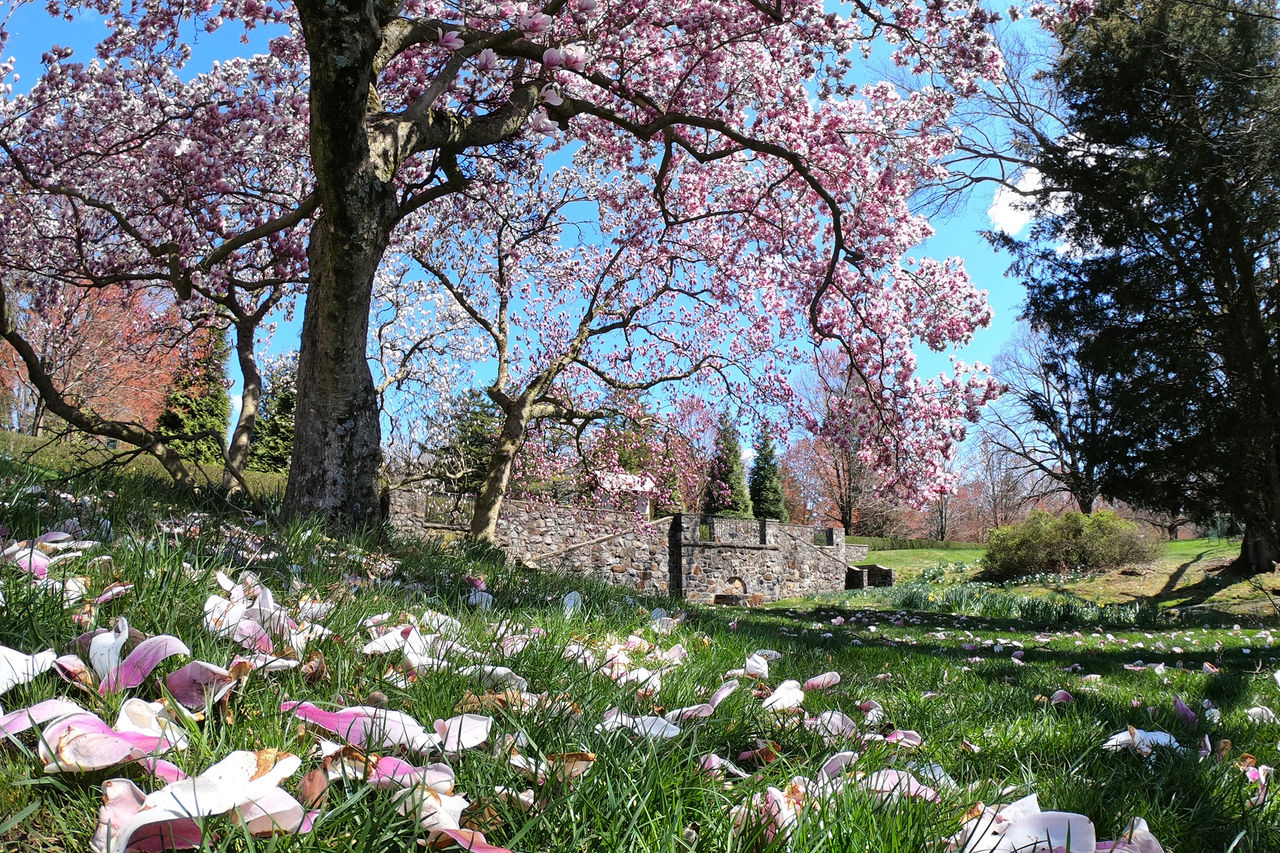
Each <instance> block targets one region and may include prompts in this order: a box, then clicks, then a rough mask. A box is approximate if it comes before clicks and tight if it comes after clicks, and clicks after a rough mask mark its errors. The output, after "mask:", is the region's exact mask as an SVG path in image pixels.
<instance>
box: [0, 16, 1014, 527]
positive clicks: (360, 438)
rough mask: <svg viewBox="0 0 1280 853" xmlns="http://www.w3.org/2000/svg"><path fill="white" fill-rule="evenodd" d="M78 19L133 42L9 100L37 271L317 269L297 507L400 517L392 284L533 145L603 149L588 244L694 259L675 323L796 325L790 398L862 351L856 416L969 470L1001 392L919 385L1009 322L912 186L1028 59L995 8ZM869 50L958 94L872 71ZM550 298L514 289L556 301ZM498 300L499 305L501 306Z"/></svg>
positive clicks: (658, 355)
mask: <svg viewBox="0 0 1280 853" xmlns="http://www.w3.org/2000/svg"><path fill="white" fill-rule="evenodd" d="M48 10H49V12H50V13H51V14H53V15H55V16H65V15H69V16H71V17H72V19H73V21H75V20H78V19H77V16H79V15H81V14H89V13H94V14H100V15H102V16H103V19H104V20H105V23H106V27H107V35H106V37H105V38H104V40H103V41H102V42H101V44H100V45H99V46H98V49H97V52H96V56H95V58H94V59H93V61H92V62H88V63H85V62H81V61H80V60H79V58H78V57H75V56H74V55H73V54H71V52H69V51H67V50H65V49H57V50H53V51H51V52H50V53H49V54H48V57H47V63H46V65H45V66H44V68H43V69H41V70H40V72H39V73H38V74H36V75H35V80H36V82H35V83H34V84H32V85H31V86H30V88H27V89H23V88H21V87H19V88H15V89H13V90H12V91H8V90H6V94H5V95H4V96H3V98H2V99H0V142H3V145H0V179H2V180H3V187H0V189H2V190H3V192H4V193H5V195H6V198H7V199H9V201H10V208H11V210H12V213H11V214H10V215H7V216H5V218H4V221H3V223H2V224H3V225H4V226H5V227H4V228H3V229H0V233H2V234H3V238H2V240H3V245H2V246H0V258H3V263H4V264H5V267H6V272H8V271H13V270H22V271H23V272H24V275H25V276H26V278H25V279H24V280H27V281H30V280H32V279H35V280H40V281H45V282H50V283H56V284H57V285H58V286H80V285H81V284H83V283H86V282H87V283H88V284H90V285H91V286H101V285H103V284H105V283H108V282H117V283H135V282H147V283H150V284H162V283H163V284H167V285H169V286H171V287H172V288H173V290H174V291H175V293H176V294H177V295H178V296H179V297H180V298H182V299H186V298H188V297H191V298H195V295H199V294H201V293H202V290H203V292H204V293H207V294H209V295H210V296H206V297H205V298H213V297H217V296H218V295H219V294H223V293H225V292H228V289H238V290H242V291H245V292H252V293H256V292H259V291H261V290H262V289H264V288H274V287H295V286H298V285H300V284H302V283H305V287H306V303H305V310H304V313H303V320H302V340H301V349H300V355H299V372H298V392H297V393H298V397H297V411H298V414H297V419H296V421H297V426H298V429H297V435H296V443H295V452H294V454H293V457H292V463H291V468H290V476H289V485H288V492H287V494H286V497H285V508H286V510H287V512H288V513H291V514H293V515H301V514H308V513H318V514H321V515H323V516H326V517H328V518H329V519H330V520H332V521H334V522H337V523H339V524H342V525H344V526H348V527H356V526H363V525H366V524H371V523H376V522H377V521H378V520H379V511H380V501H379V488H378V477H379V474H380V471H381V452H380V438H381V428H380V425H379V419H378V408H377V405H376V402H377V396H378V392H377V388H376V387H375V383H374V381H373V379H372V376H371V372H370V368H369V364H368V362H367V360H366V347H367V343H368V338H369V332H370V330H369V322H370V320H369V318H370V315H371V307H372V303H373V299H374V296H373V294H374V287H375V282H376V280H377V279H378V277H379V275H380V274H382V273H383V272H384V271H385V268H386V265H387V264H388V263H394V262H398V261H399V260H403V258H405V257H408V256H409V255H410V254H411V253H412V252H413V251H415V250H417V251H421V250H422V249H424V248H440V247H446V248H447V247H450V246H452V247H455V248H457V247H465V246H467V245H468V241H471V242H475V241H476V240H477V237H476V235H478V234H485V233H491V232H492V231H493V229H494V227H495V226H496V225H497V220H496V219H495V218H494V217H493V216H492V214H491V210H490V211H489V212H487V211H486V210H485V208H484V205H483V201H484V199H486V198H491V199H497V198H500V197H502V193H503V190H504V188H505V187H509V186H511V185H513V184H512V180H513V176H516V175H518V174H520V173H521V172H522V170H526V169H527V168H528V166H529V164H530V163H538V164H543V165H545V166H546V168H547V170H548V171H549V172H555V171H557V170H559V169H562V168H563V169H565V170H574V169H579V167H580V166H582V165H584V164H586V163H591V164H592V166H593V168H592V169H590V170H583V169H579V174H578V177H579V178H580V181H579V184H578V185H577V186H575V187H573V188H572V191H573V192H574V193H576V194H583V195H584V200H583V202H582V203H581V205H580V206H579V207H578V208H576V210H577V211H578V212H579V213H583V214H584V215H585V218H586V219H587V220H590V221H589V223H588V227H586V228H585V230H584V232H583V240H582V242H583V243H584V244H585V243H592V244H598V245H601V246H606V247H610V249H611V250H616V251H617V252H618V253H619V257H620V258H622V259H623V260H627V261H628V262H630V261H631V260H632V259H633V256H634V260H635V261H638V262H640V264H642V265H643V269H645V270H647V271H650V272H652V273H653V274H655V275H657V274H667V275H670V276H671V277H672V281H674V282H678V284H679V289H680V293H679V294H677V295H672V296H671V297H670V299H672V300H674V301H675V302H677V303H680V304H679V305H677V306H676V310H675V314H674V316H675V317H677V318H679V317H680V316H681V315H680V313H679V309H680V307H681V305H683V307H684V308H688V309H690V310H692V309H695V308H701V306H703V305H706V306H709V307H712V308H716V309H717V310H719V311H720V312H721V313H722V315H723V316H726V317H731V318H746V322H745V324H743V325H742V327H741V330H740V332H741V333H740V334H737V335H735V336H734V338H733V339H732V340H736V341H738V342H740V343H741V344H742V345H743V346H746V347H748V348H749V349H750V351H751V352H754V353H766V352H769V351H770V350H771V349H773V348H774V345H775V344H781V345H784V348H782V349H778V351H777V352H776V353H775V354H773V355H771V356H769V357H767V358H763V359H761V360H760V362H759V363H758V364H755V365H751V366H750V369H751V372H750V376H749V378H750V380H751V382H754V383H758V384H759V385H760V386H761V387H764V388H769V389H777V390H778V392H779V398H780V399H782V398H785V397H786V396H787V395H786V393H785V390H784V389H785V386H786V361H787V360H789V359H790V357H791V355H794V353H795V345H797V344H803V343H804V342H805V341H806V339H808V338H810V337H816V338H817V339H818V340H828V341H831V340H834V341H837V342H838V344H839V345H840V346H841V347H842V348H843V349H845V351H846V352H847V353H848V355H849V357H850V359H851V360H852V361H853V362H854V363H855V364H856V365H857V375H858V377H859V383H858V384H857V386H856V387H855V388H854V389H853V393H852V394H851V395H850V396H849V397H848V398H847V399H845V400H844V401H843V402H842V403H841V405H842V406H844V407H845V408H847V409H848V410H849V411H850V413H851V414H856V415H857V417H853V418H850V421H849V422H851V423H852V422H857V423H864V424H866V425H867V428H868V431H869V436H868V441H867V442H866V443H864V444H863V445H862V446H863V448H864V452H865V454H866V456H867V458H868V461H872V462H874V464H875V465H876V466H877V467H879V468H881V469H884V470H892V471H893V472H894V476H892V477H890V478H888V481H889V482H893V483H896V484H897V485H898V486H899V487H900V488H902V489H904V490H917V491H925V492H928V491H931V490H934V489H936V484H937V481H938V476H939V467H938V460H939V459H940V458H941V457H943V456H945V455H946V452H947V448H948V447H949V446H950V444H951V443H952V442H954V441H955V440H957V438H958V437H959V436H960V435H962V434H963V430H964V424H965V422H966V421H972V420H974V419H975V418H976V416H977V411H978V407H979V406H980V405H981V404H982V403H983V402H985V401H986V400H987V399H989V398H990V396H991V395H992V393H993V390H994V387H993V385H992V383H991V382H990V381H989V378H988V377H986V376H985V375H983V374H982V373H981V372H975V371H973V370H971V369H970V368H969V367H967V366H965V365H963V364H958V365H957V366H956V368H955V369H954V370H953V371H950V372H948V373H947V374H945V375H943V376H940V377H936V378H934V379H925V378H921V377H918V376H917V375H916V374H915V371H914V365H915V359H914V355H913V353H912V347H913V346H914V345H915V344H917V343H921V342H923V343H924V344H925V345H927V346H929V347H931V348H933V349H937V350H944V349H946V348H948V347H950V346H952V345H954V344H957V343H960V342H963V341H965V340H967V338H968V336H969V335H970V333H971V332H972V331H973V330H974V329H975V328H978V327H980V326H982V325H984V324H985V323H987V322H988V320H989V316H990V314H989V310H988V309H987V307H986V305H985V303H984V300H983V297H982V295H981V294H980V292H979V291H978V290H977V289H976V288H974V287H973V286H972V285H971V284H970V282H969V281H968V279H967V277H966V275H965V273H964V270H963V267H962V265H961V264H960V263H959V262H958V261H935V260H929V259H911V258H910V255H909V253H910V252H911V250H912V248H913V247H914V246H915V245H917V244H918V243H919V242H920V241H921V240H922V239H924V238H925V237H927V236H928V235H929V234H930V233H931V230H930V228H929V225H928V223H927V222H926V221H925V220H924V219H923V218H922V217H919V216H917V215H915V214H913V212H912V211H911V209H910V206H909V201H910V199H911V197H912V194H913V193H914V192H915V190H916V189H917V188H918V187H919V186H920V185H921V184H922V183H924V182H926V181H930V180H933V179H935V178H936V177H937V174H938V169H939V167H938V165H937V164H938V158H939V157H941V156H942V155H943V154H945V153H946V151H947V150H949V148H950V146H951V145H952V144H953V137H952V135H951V133H950V130H949V127H948V124H947V119H948V116H949V115H950V113H951V110H952V109H953V107H954V105H955V103H956V101H957V99H960V98H963V97H965V96H967V95H969V94H970V93H972V92H973V91H974V90H975V87H976V84H977V81H979V80H981V79H983V78H988V77H994V76H996V75H998V74H999V71H1000V57H999V53H998V51H997V50H996V49H995V45H994V42H993V40H992V38H991V36H990V35H989V33H988V32H987V30H986V27H987V25H988V24H989V23H990V22H991V21H992V20H993V19H994V15H993V14H992V13H990V12H988V11H986V10H984V9H982V8H981V7H980V6H978V5H977V4H975V3H972V2H969V0H942V2H913V0H886V2H884V3H882V4H880V5H874V6H873V5H866V4H858V5H857V6H856V9H855V13H854V14H853V16H852V17H845V16H843V15H841V14H833V13H831V12H830V11H829V10H828V9H827V8H826V4H825V3H823V2H821V0H803V2H796V3H785V4H771V3H761V2H758V0H731V2H723V3H715V4H708V3H705V2H701V0H697V2H684V0H678V2H676V3H675V4H674V5H673V3H671V2H668V1H667V0H664V2H660V3H658V2H649V0H641V2H636V3H613V2H599V1H598V0H570V2H559V0H557V2H553V3H550V4H547V5H546V6H543V7H539V8H536V9H535V8H533V7H530V6H527V5H525V4H486V3H479V4H463V5H461V6H459V5H457V4H451V3H438V2H433V1H432V0H412V2H408V3H397V2H390V0H377V2H373V3H354V2H319V1H318V0H297V2H296V3H289V2H283V0H266V2H260V3H248V4H222V5H220V6H217V7H210V6H209V5H208V4H190V3H187V2H178V0H155V2H149V3H146V4H120V3H115V2H109V1H108V0H103V2H93V3H90V4H85V5H84V6H82V5H81V4H79V3H75V2H54V3H51V4H50V5H49V7H48ZM237 24H240V25H243V26H245V27H247V28H251V29H260V30H261V31H263V32H265V33H266V36H265V38H262V39H261V40H260V43H261V42H266V43H267V50H266V51H265V52H263V53H261V54H258V55H254V56H239V57H224V58H222V59H221V60H220V61H219V62H218V63H217V65H216V66H215V65H212V64H211V65H209V66H207V67H204V68H191V67H189V65H188V64H189V63H190V62H191V61H192V56H193V53H194V52H193V50H192V49H191V47H190V45H189V44H188V43H186V42H184V38H183V36H184V34H186V33H189V32H191V31H192V30H201V29H203V30H207V31H217V30H219V29H220V28H223V27H233V26H235V25H237ZM73 25H74V24H73ZM861 53H866V54H877V53H879V54H882V55H884V56H885V57H886V58H891V59H892V60H893V61H894V62H896V63H898V64H899V65H900V66H903V67H907V68H910V69H911V71H912V72H913V73H915V74H917V75H918V78H917V79H918V80H920V81H925V80H927V82H928V83H929V84H930V85H921V86H919V87H918V88H915V89H906V88H902V87H899V86H895V85H890V84H888V83H883V82H875V81H868V79H867V77H868V75H867V74H866V72H865V68H864V65H863V64H862V62H861V61H860V59H859V57H860V54H861ZM28 79H30V77H29V78H28ZM6 82H8V81H6ZM25 85H26V84H25V82H24V86H25ZM560 164H564V165H563V166H561V165H560ZM464 194H465V201H464ZM455 196H456V197H457V198H456V199H454V197H455ZM520 203H521V199H520V198H519V197H517V198H515V199H514V204H516V205H519V204H520ZM506 207H507V203H506V202H504V204H503V207H502V209H501V212H502V213H503V215H505V216H510V215H511V213H512V211H510V210H508V209H506ZM515 213H516V214H517V216H524V217H525V220H524V221H526V222H531V221H533V220H535V219H536V218H537V217H538V216H539V215H540V212H539V210H538V208H537V206H536V205H531V206H530V207H528V208H526V209H517V210H516V211H515ZM575 215H576V214H575ZM573 227H574V228H575V229H576V228H578V227H579V223H578V222H577V221H576V220H575V222H574V224H573ZM641 248H643V249H644V252H643V253H639V252H638V250H639V249H641ZM108 249H109V250H108ZM641 254H643V257H642V256H641ZM519 257H520V247H518V246H517V247H516V248H515V250H514V252H513V253H512V254H511V255H510V259H511V260H512V261H513V262H514V261H518V260H519ZM3 280H4V282H5V287H16V286H17V285H16V284H15V281H16V279H14V278H13V277H11V276H9V275H7V274H6V275H5V276H3ZM606 280H610V281H624V282H625V281H630V279H629V277H628V275H627V273H626V272H625V270H623V271H622V273H621V278H615V277H614V276H613V275H612V274H611V275H610V276H608V277H607V279H606ZM431 286H432V287H435V286H436V285H435V284H432V285H431ZM439 286H440V287H444V286H445V285H444V284H443V283H439ZM534 286H535V287H541V285H540V284H539V283H538V282H536V281H535V282H534ZM520 287H523V285H521V286H520ZM520 287H517V289H516V290H515V291H513V292H512V293H510V294H508V295H501V294H499V295H497V296H496V297H495V298H498V299H510V300H512V304H516V303H519V302H523V301H525V300H527V299H529V298H530V296H536V295H538V294H539V292H540V291H539V290H533V291H528V292H526V291H525V290H522V289H520ZM0 295H2V294H0ZM642 299H643V294H642ZM471 304H472V305H473V307H479V306H477V305H476V303H475V302H474V301H473V302H471ZM632 306H633V303H632V302H631V301H630V300H622V301H616V302H612V303H610V306H609V307H608V312H609V314H608V316H609V317H611V318H614V319H616V320H619V321H621V320H624V319H626V318H627V317H628V316H629V314H628V312H630V311H631V310H632ZM484 308H485V310H480V311H477V314H476V315H475V316H473V318H472V319H474V320H476V322H477V323H479V318H491V317H495V316H497V314H495V313H494V312H492V311H488V310H487V308H488V306H484ZM708 313H714V312H708ZM546 319H547V320H548V321H558V320H559V319H560V317H559V315H558V314H548V315H546ZM695 324H696V321H695ZM5 325H6V328H9V329H10V330H9V331H7V332H6V336H7V337H9V336H10V335H17V334H18V333H17V332H16V331H12V328H11V327H12V323H9V322H6V323H5ZM495 328H498V327H495ZM708 328H710V327H708ZM646 330H647V332H648V334H646V335H644V336H640V337H639V338H638V339H635V338H636V336H635V335H633V336H632V337H633V339H634V340H632V341H631V342H629V343H628V344H626V346H625V350H624V353H623V357H624V358H625V360H626V363H627V366H628V368H629V372H630V373H631V374H632V375H635V376H640V377H641V378H640V379H639V380H633V379H631V378H628V379H626V380H625V381H626V382H628V383H630V382H633V381H640V382H641V383H643V382H644V381H647V376H649V375H650V373H649V368H650V367H654V368H657V369H661V367H662V365H663V362H664V360H665V354H666V353H670V352H673V351H678V350H677V348H678V347H679V342H678V341H677V340H674V339H673V338H672V337H671V336H670V333H669V332H670V330H669V329H664V328H663V327H662V326H661V325H657V324H655V325H652V326H646ZM712 330H713V331H714V329H712ZM498 331H499V336H502V334H503V333H502V331H501V329H500V328H498ZM10 343H12V344H14V345H15V346H18V345H19V344H17V343H15V341H14V340H13V339H12V338H11V339H10ZM524 354H527V353H522V355H524ZM789 354H790V355H789ZM743 355H744V352H743V350H741V349H739V348H737V346H735V345H734V343H733V342H732V341H729V342H727V343H726V344H725V347H724V349H723V351H722V352H721V353H720V357H721V358H720V360H719V361H716V362H714V363H713V362H710V361H708V362H705V363H703V364H701V365H700V368H701V369H705V370H707V371H725V370H726V368H729V369H728V373H730V374H731V373H733V371H734V370H736V369H738V366H739V365H742V366H746V364H745V362H744V360H743V358H742V357H743ZM562 357H567V358H570V359H574V358H576V357H575V356H574V355H572V354H571V353H570V354H568V355H567V356H565V355H562ZM582 361H586V362H587V363H585V364H584V363H582ZM598 366H600V362H599V361H598V360H594V359H583V360H579V361H577V362H575V364H574V367H573V369H574V370H575V371H590V370H591V369H592V367H598ZM731 381H732V382H734V383H738V384H740V385H741V384H742V383H745V382H746V377H743V378H735V379H732V380H731ZM531 387H532V388H533V393H532V394H531V395H530V396H529V399H528V401H527V402H528V404H529V405H530V406H540V405H544V404H554V405H556V406H559V407H562V408H563V409H565V410H567V411H569V412H578V411H581V410H582V409H583V408H584V407H591V406H593V405H594V403H593V401H592V400H591V399H590V397H588V398H586V399H578V398H576V396H575V393H576V391H575V388H574V387H573V386H572V385H566V384H563V383H562V384H561V385H541V386H539V385H538V384H537V383H534V386H524V389H523V390H529V389H530V388H531ZM735 390H737V389H735ZM497 393H498V394H499V396H501V395H502V394H503V393H509V392H503V391H498V392H497ZM520 396H521V395H517V396H516V397H515V399H519V397H520ZM85 423H86V425H87V426H93V427H94V428H100V425H98V424H96V423H91V422H89V421H85ZM86 428H87V427H86ZM239 432H240V435H241V436H243V430H241V431H239ZM140 440H143V439H140ZM239 446H240V445H239V444H237V447H239Z"/></svg>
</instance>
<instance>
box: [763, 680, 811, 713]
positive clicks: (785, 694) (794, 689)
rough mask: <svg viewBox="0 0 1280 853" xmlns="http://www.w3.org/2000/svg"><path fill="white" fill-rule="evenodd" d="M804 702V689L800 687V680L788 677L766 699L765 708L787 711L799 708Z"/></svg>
mask: <svg viewBox="0 0 1280 853" xmlns="http://www.w3.org/2000/svg"><path fill="white" fill-rule="evenodd" d="M802 702H804V691H803V690H801V689H800V682H799V681H796V680H794V679H787V680H786V681H784V682H782V683H781V684H779V685H778V687H777V689H776V690H774V691H773V692H772V693H771V694H769V697H768V698H767V699H765V700H764V708H765V710H766V711H786V710H790V709H791V708H799V707H800V704H801V703H802Z"/></svg>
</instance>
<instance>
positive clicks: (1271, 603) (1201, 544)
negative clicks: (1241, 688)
mask: <svg viewBox="0 0 1280 853" xmlns="http://www.w3.org/2000/svg"><path fill="white" fill-rule="evenodd" d="M984 551H985V549H983V548H981V547H972V548H947V549H937V548H921V549H898V550H886V551H872V552H871V554H870V556H869V557H868V558H867V561H868V562H871V563H878V564H880V565H882V566H885V567H887V568H891V569H893V570H894V573H895V580H896V583H897V584H898V585H900V586H901V585H911V584H919V583H928V584H929V585H930V586H931V587H936V589H935V590H933V591H934V593H935V599H936V598H938V597H939V595H940V594H941V593H942V591H944V590H950V589H952V588H954V587H957V586H961V585H965V584H968V583H970V582H974V581H981V579H982V571H981V569H982V567H981V559H982V555H983V553H984ZM1239 553H1240V543H1239V541H1238V540H1223V539H1214V540H1213V541H1210V540H1207V539H1183V540H1178V541H1174V542H1164V543H1161V553H1160V556H1159V557H1158V558H1157V559H1156V560H1154V561H1152V562H1151V563H1147V564H1145V565H1138V566H1129V567H1127V568H1124V569H1121V570H1117V571H1109V572H1099V573H1076V574H1071V575H1064V576H1057V575H1038V576H1034V577H1029V578H1027V579H1025V580H1022V581H1018V582H1014V583H1006V584H1000V585H999V587H1000V588H1001V589H1006V590H1015V591H1016V592H1018V593H1019V594H1021V595H1026V596H1058V597H1065V598H1070V599H1074V600H1077V601H1080V602H1088V603H1092V604H1098V605H1125V606H1129V607H1136V606H1147V605H1153V606H1156V607H1159V608H1160V609H1171V610H1182V609H1187V610H1188V613H1189V614H1194V613H1196V612H1201V611H1213V612H1216V613H1225V614H1233V615H1235V616H1238V617H1241V618H1274V617H1276V616H1277V615H1280V612H1278V611H1277V605H1278V604H1280V573H1271V574H1263V575H1259V576H1257V577H1254V578H1248V577H1244V576H1241V575H1238V574H1236V573H1234V572H1232V571H1230V570H1228V566H1229V564H1230V563H1231V561H1232V560H1234V559H1235V558H1236V556H1237V555H1239ZM857 600H858V602H859V604H860V605H863V606H889V607H892V606H897V605H898V604H899V603H900V600H899V596H898V595H896V594H880V593H872V594H870V595H864V596H860V597H858V599H857Z"/></svg>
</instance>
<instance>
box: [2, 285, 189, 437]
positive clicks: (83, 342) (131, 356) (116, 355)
mask: <svg viewBox="0 0 1280 853" xmlns="http://www.w3.org/2000/svg"><path fill="white" fill-rule="evenodd" d="M10 310H12V311H13V312H14V315H15V323H16V325H17V326H18V328H19V329H20V330H21V333H22V335H23V336H24V337H25V338H26V340H27V341H29V342H30V344H31V347H32V350H33V352H34V353H35V354H36V356H37V357H38V358H39V360H40V364H41V366H42V368H43V370H44V372H45V374H47V375H48V376H49V377H50V379H52V380H53V381H54V382H56V383H57V385H58V387H59V388H61V389H62V393H63V394H64V395H66V396H67V397H68V398H69V399H72V400H74V401H75V403H76V405H77V406H79V407H82V408H85V409H88V410H92V411H94V412H96V413H98V414H99V415H100V416H101V417H103V418H105V419H110V420H118V421H127V422H132V423H135V424H138V425H139V426H142V427H146V428H150V427H153V426H154V425H155V422H156V417H157V415H159V414H160V409H161V407H162V406H163V405H164V397H165V393H166V392H167V391H168V390H169V385H170V384H171V383H172V381H173V373H174V370H175V368H176V367H177V364H178V361H179V359H180V356H181V349H180V347H181V341H182V323H181V320H180V318H179V317H178V314H177V311H176V310H175V308H174V306H173V300H172V298H171V295H170V294H167V292H162V293H160V294H158V295H157V294H155V293H151V292H147V291H140V290H126V289H123V288H112V289H105V290H100V289H94V288H51V289H49V290H47V291H46V292H43V293H36V292H32V293H29V294H27V296H26V298H24V299H22V300H20V301H19V302H18V304H16V305H13V306H10ZM0 381H2V382H3V383H4V385H5V387H6V388H7V389H9V392H10V394H11V395H12V397H13V399H14V401H15V404H16V406H17V409H18V410H17V416H18V422H19V424H20V425H21V428H23V429H25V430H27V431H28V432H30V433H31V434H32V435H40V434H41V433H42V431H43V430H44V429H45V427H46V426H47V422H46V415H47V413H48V410H47V408H46V406H45V402H44V399H43V398H42V397H41V396H40V394H39V392H38V391H37V389H36V388H34V387H33V386H32V384H31V380H30V377H29V375H28V373H27V370H26V367H25V365H24V364H23V363H22V361H21V359H20V358H19V357H18V355H17V353H16V352H15V351H14V350H13V349H12V348H10V347H5V348H4V349H0Z"/></svg>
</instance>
